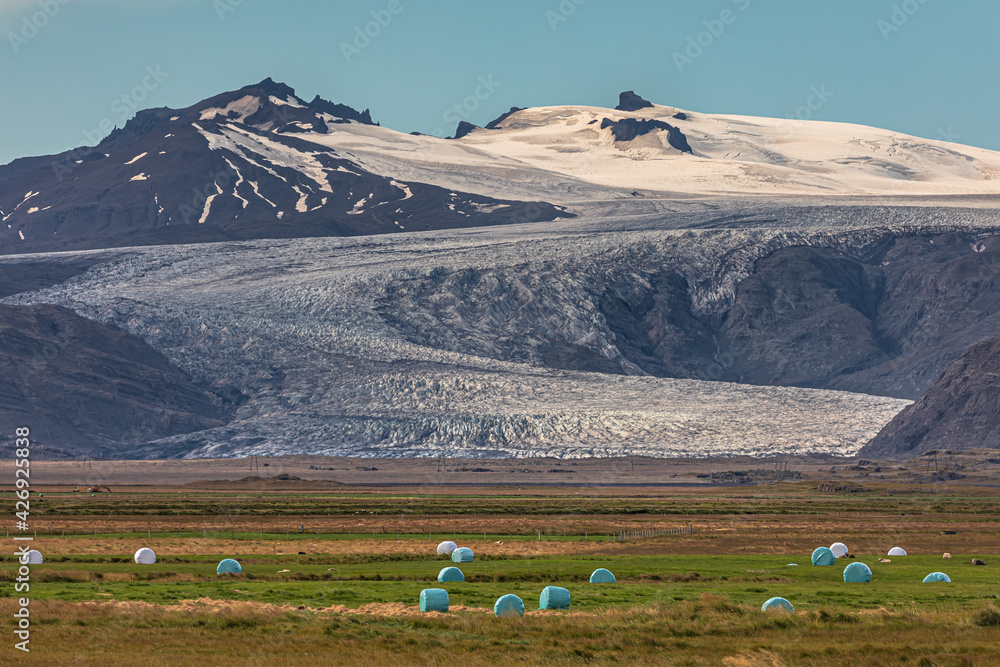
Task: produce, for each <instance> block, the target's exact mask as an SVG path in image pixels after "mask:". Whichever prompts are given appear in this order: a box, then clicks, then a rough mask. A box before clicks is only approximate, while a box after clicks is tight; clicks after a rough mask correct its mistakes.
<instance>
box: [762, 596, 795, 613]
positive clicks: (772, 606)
mask: <svg viewBox="0 0 1000 667" xmlns="http://www.w3.org/2000/svg"><path fill="white" fill-rule="evenodd" d="M760 610H761V611H780V612H787V613H789V614H794V613H795V607H793V606H792V603H791V602H789V601H788V600H786V599H785V598H771V599H770V600H768V601H767V602H765V603H764V604H763V605H762V606H761V608H760Z"/></svg>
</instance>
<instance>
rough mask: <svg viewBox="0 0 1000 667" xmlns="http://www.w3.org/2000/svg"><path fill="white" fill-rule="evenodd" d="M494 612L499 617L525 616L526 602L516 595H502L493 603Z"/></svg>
mask: <svg viewBox="0 0 1000 667" xmlns="http://www.w3.org/2000/svg"><path fill="white" fill-rule="evenodd" d="M493 613H494V614H496V616H497V618H507V617H509V616H524V602H523V601H522V600H521V598H519V597H517V596H516V595H502V596H501V597H500V599H498V600H497V602H496V604H495V605H493Z"/></svg>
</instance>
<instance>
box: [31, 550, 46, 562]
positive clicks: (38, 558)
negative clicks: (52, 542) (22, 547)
mask: <svg viewBox="0 0 1000 667" xmlns="http://www.w3.org/2000/svg"><path fill="white" fill-rule="evenodd" d="M44 560H45V559H44V558H42V552H41V551H36V550H35V549H32V550H31V551H29V552H28V565H41V564H42V562H43V561H44Z"/></svg>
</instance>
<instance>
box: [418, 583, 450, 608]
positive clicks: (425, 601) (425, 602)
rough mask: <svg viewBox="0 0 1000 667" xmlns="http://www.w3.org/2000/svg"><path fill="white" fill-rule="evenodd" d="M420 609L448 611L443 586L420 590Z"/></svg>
mask: <svg viewBox="0 0 1000 667" xmlns="http://www.w3.org/2000/svg"><path fill="white" fill-rule="evenodd" d="M420 611H448V591H446V590H444V589H443V588H425V589H424V590H422V591H420Z"/></svg>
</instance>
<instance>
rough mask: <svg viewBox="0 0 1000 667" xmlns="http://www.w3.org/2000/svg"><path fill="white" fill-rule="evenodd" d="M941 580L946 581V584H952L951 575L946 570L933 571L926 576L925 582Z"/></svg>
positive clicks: (930, 582)
mask: <svg viewBox="0 0 1000 667" xmlns="http://www.w3.org/2000/svg"><path fill="white" fill-rule="evenodd" d="M939 581H940V582H943V583H946V584H950V583H951V577H949V576H948V575H947V574H945V573H944V572H931V573H930V574H928V575H927V576H926V577H924V583H925V584H932V583H935V582H939Z"/></svg>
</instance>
